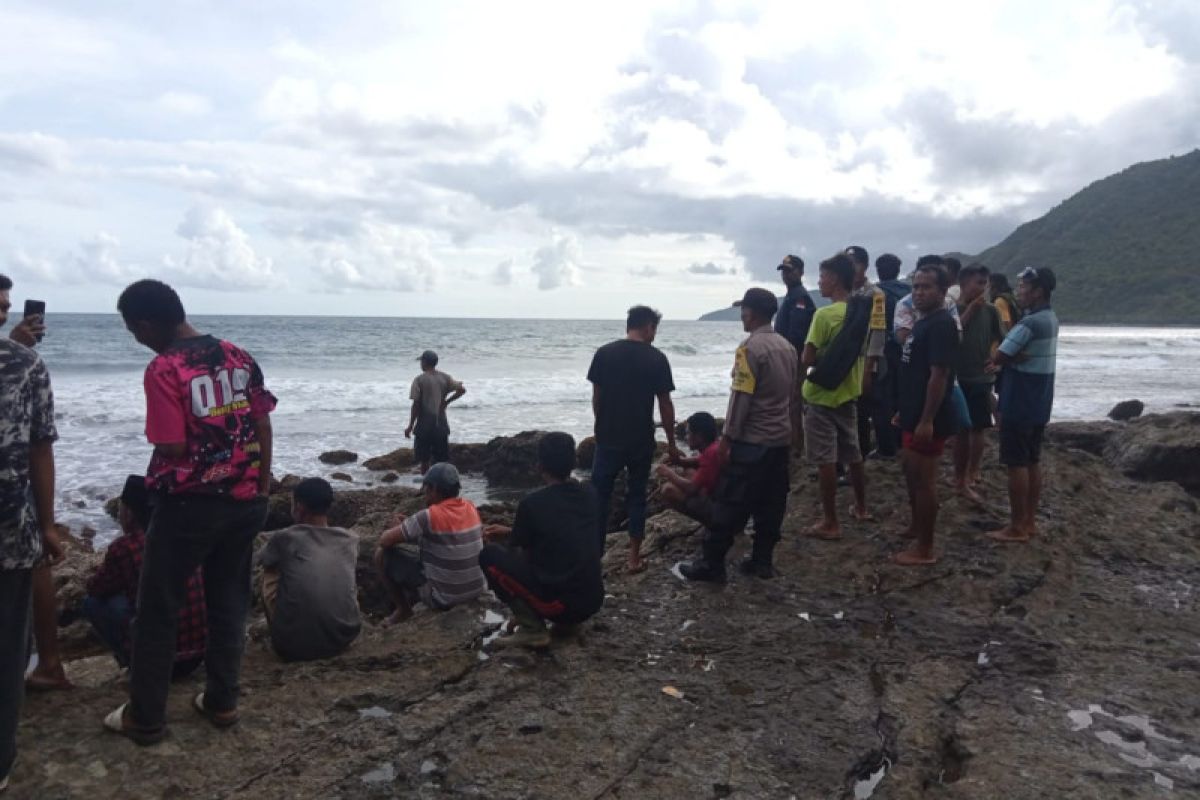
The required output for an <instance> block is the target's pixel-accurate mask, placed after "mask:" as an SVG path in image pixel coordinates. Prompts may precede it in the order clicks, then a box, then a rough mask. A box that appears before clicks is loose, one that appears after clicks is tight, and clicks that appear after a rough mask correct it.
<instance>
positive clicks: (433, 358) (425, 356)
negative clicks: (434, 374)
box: [417, 350, 438, 366]
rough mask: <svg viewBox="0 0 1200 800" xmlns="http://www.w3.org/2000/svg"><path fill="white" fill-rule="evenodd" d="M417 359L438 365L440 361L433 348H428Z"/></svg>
mask: <svg viewBox="0 0 1200 800" xmlns="http://www.w3.org/2000/svg"><path fill="white" fill-rule="evenodd" d="M417 361H422V362H424V363H426V364H432V365H435V366H436V365H437V362H438V356H437V353H435V352H433V351H432V350H426V351H425V352H424V353H421V355H420V356H418V357H417Z"/></svg>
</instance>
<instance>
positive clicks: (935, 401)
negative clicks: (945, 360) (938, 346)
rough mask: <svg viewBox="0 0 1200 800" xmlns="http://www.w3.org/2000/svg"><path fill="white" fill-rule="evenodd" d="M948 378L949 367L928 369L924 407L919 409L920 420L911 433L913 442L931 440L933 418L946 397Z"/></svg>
mask: <svg viewBox="0 0 1200 800" xmlns="http://www.w3.org/2000/svg"><path fill="white" fill-rule="evenodd" d="M949 378H950V368H949V367H930V368H929V383H927V384H926V386H925V407H924V408H922V409H921V419H920V421H919V422H918V423H917V428H916V430H915V431H913V440H914V441H916V442H918V443H924V442H928V441H930V440H931V439H933V418H934V417H935V416H937V412H938V409H939V408H940V407H941V405H942V402H943V401H944V400H945V396H946V384H947V383H948V381H949Z"/></svg>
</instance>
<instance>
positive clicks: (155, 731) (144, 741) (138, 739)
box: [104, 703, 167, 747]
mask: <svg viewBox="0 0 1200 800" xmlns="http://www.w3.org/2000/svg"><path fill="white" fill-rule="evenodd" d="M128 705H129V704H128V703H122V704H121V705H120V706H118V707H117V710H116V711H114V712H112V713H111V714H109V715H108V716H107V717H105V718H104V728H105V730H108V731H111V732H112V733H116V734H119V735H121V736H124V737H125V738H126V739H129V740H130V741H131V742H133V743H134V744H136V745H139V746H141V747H149V746H150V745H152V744H158V743H159V742H161V741H162V740H163V739H165V738H167V728H166V726H165V725H160V726H159V727H157V728H138V727H130V726H127V725H126V724H125V709H126V708H127V707H128Z"/></svg>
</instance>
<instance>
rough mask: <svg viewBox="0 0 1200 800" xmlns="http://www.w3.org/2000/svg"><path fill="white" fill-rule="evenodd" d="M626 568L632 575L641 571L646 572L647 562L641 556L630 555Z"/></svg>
mask: <svg viewBox="0 0 1200 800" xmlns="http://www.w3.org/2000/svg"><path fill="white" fill-rule="evenodd" d="M626 569H627V570H628V571H629V574H630V575H636V574H638V573H639V572H645V571H646V562H645V561H644V560H643V559H642V557H641V556H630V557H629V564H628V566H627V567H626Z"/></svg>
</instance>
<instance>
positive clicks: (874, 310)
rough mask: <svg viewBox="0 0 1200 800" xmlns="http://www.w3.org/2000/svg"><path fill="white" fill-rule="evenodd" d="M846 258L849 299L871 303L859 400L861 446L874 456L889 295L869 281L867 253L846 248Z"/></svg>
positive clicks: (864, 250)
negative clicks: (850, 281)
mask: <svg viewBox="0 0 1200 800" xmlns="http://www.w3.org/2000/svg"><path fill="white" fill-rule="evenodd" d="M846 255H847V256H849V257H850V261H851V262H852V263H853V264H854V291H853V292H851V294H850V296H851V298H852V299H853V300H855V301H857V302H863V303H869V304H870V307H871V321H870V324H869V325H868V330H867V342H866V345H865V347H864V348H863V355H864V356H866V362H865V363H864V365H863V372H862V393H861V394H860V395H859V396H858V401H857V402H858V415H857V416H858V421H857V424H858V445H859V450H860V451H862V453H863V454H864V455H865V454H867V453H869V452H871V449H872V448H871V428H872V425H873V423H874V421H875V420H876V417H878V416H879V414H880V411H879V403H878V401H877V398H876V395H875V392H876V382H877V381H878V380H879V379H880V378H881V377H883V376H882V372H883V370H885V369H887V364H886V362H885V361H884V360H883V348H884V345H885V344H886V343H887V295H885V294H884V292H883V290H881V289H880V288H878V287H877V286H876V285H875V284H873V283H871V282H870V281H869V280H867V268H868V267H869V266H870V265H871V257H870V256H869V255H868V254H867V250H866V248H864V247H860V246H859V245H856V244H855V245H850V246H849V247H847V248H846Z"/></svg>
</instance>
